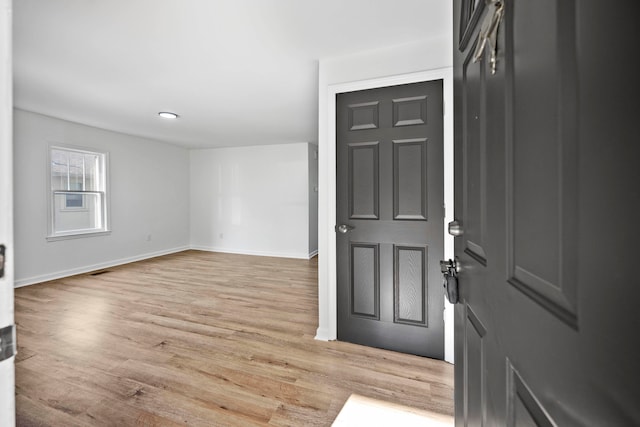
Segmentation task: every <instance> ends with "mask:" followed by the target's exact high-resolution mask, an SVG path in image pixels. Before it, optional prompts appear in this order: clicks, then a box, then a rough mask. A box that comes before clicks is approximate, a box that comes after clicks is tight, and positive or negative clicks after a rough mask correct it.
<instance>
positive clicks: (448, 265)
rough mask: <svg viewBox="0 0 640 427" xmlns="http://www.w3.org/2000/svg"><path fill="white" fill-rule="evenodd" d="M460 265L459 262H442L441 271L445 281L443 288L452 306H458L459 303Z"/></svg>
mask: <svg viewBox="0 0 640 427" xmlns="http://www.w3.org/2000/svg"><path fill="white" fill-rule="evenodd" d="M459 268H460V267H459V265H458V262H457V260H452V259H450V260H446V261H444V260H442V261H440V271H441V272H442V276H443V281H442V286H443V287H444V289H445V291H446V294H447V300H449V302H450V303H451V304H456V303H457V302H458V301H459V296H458V271H460V270H459Z"/></svg>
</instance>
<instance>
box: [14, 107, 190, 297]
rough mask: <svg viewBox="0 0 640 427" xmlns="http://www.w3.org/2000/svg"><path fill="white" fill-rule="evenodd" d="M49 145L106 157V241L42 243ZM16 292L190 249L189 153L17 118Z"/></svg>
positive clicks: (34, 117)
mask: <svg viewBox="0 0 640 427" xmlns="http://www.w3.org/2000/svg"><path fill="white" fill-rule="evenodd" d="M50 143H54V144H61V145H74V146H79V147H87V148H94V149H97V150H103V151H107V152H108V153H109V199H110V216H109V219H110V224H111V230H112V232H111V233H110V234H109V235H104V236H93V237H82V238H76V239H68V240H59V241H47V240H46V236H47V203H48V201H49V195H48V192H47V175H46V174H47V171H48V168H47V150H48V145H49V144H50ZM14 194H15V204H14V213H15V242H16V243H15V245H16V248H15V250H16V254H15V261H16V262H15V277H16V281H15V284H16V286H21V285H27V284H31V283H37V282H42V281H45V280H49V279H53V278H57V277H63V276H67V275H70V274H77V273H81V272H86V271H91V270H95V269H98V268H104V267H107V266H111V265H116V264H121V263H125V262H129V261H133V260H138V259H143V258H148V257H152V256H157V255H161V254H166V253H171V252H176V251H179V250H184V249H187V248H188V246H189V223H188V221H189V152H188V150H187V149H185V148H181V147H177V146H173V145H170V144H165V143H161V142H157V141H152V140H148V139H144V138H138V137H135V136H130V135H124V134H120V133H116V132H110V131H106V130H102V129H97V128H93V127H89V126H84V125H81V124H77V123H71V122H67V121H64V120H59V119H56V118H52V117H47V116H43V115H39V114H35V113H31V112H27V111H22V110H14Z"/></svg>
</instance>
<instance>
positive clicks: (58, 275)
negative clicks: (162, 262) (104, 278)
mask: <svg viewBox="0 0 640 427" xmlns="http://www.w3.org/2000/svg"><path fill="white" fill-rule="evenodd" d="M189 249H190V247H189V246H182V247H178V248H172V249H167V250H163V251H157V252H150V253H146V254H142V255H136V256H132V257H128V258H121V259H116V260H111V261H105V262H100V263H98V264H93V265H87V266H84V267H78V268H72V269H69V270H63V271H56V272H55V273H49V274H43V275H40V276H33V277H27V278H24V279H17V280H15V282H14V287H15V288H20V287H22V286H29V285H35V284H36V283H42V282H48V281H49V280H56V279H62V278H63V277H69V276H75V275H77V274H84V273H89V272H90V271H96V270H102V269H103V268H110V267H115V266H117V265H122V264H129V263H131V262H136V261H142V260H145V259H149V258H156V257H159V256H163V255H169V254H174V253H177V252H183V251H186V250H189Z"/></svg>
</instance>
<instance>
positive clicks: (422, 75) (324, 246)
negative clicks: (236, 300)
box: [315, 67, 454, 363]
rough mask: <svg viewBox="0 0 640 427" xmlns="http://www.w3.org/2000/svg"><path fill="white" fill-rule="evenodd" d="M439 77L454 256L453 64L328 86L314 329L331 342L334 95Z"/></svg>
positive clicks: (448, 345)
mask: <svg viewBox="0 0 640 427" xmlns="http://www.w3.org/2000/svg"><path fill="white" fill-rule="evenodd" d="M440 79H441V80H442V81H443V88H442V90H443V94H442V95H443V100H444V117H443V121H444V141H443V144H444V147H443V149H444V203H445V206H446V211H445V215H444V223H443V224H442V232H443V233H444V257H445V258H446V259H449V258H453V237H452V236H450V235H449V234H448V233H447V232H446V224H447V223H448V222H449V221H452V220H453V67H446V68H437V69H433V70H426V71H419V72H415V73H407V74H400V75H395V76H389V77H381V78H376V79H368V80H360V81H353V82H347V83H337V84H332V85H329V86H328V90H327V93H326V96H327V103H326V106H327V111H326V114H327V129H326V132H327V134H326V139H325V140H320V141H318V143H319V147H318V155H319V164H320V168H319V170H318V193H319V194H318V196H319V200H321V201H322V203H320V204H319V208H318V216H319V227H318V250H319V262H318V313H319V316H318V329H317V331H316V337H315V338H316V339H317V340H322V341H330V340H335V339H336V338H337V334H338V299H337V265H336V233H335V230H334V226H335V224H336V173H335V171H336V95H337V94H339V93H343V92H353V91H358V90H366V89H375V88H381V87H386V86H394V85H401V84H409V83H417V82H423V81H430V80H440ZM443 307H444V360H445V361H447V362H449V363H453V362H454V359H453V312H454V310H453V306H452V305H451V304H449V303H448V302H447V301H446V299H444V300H443Z"/></svg>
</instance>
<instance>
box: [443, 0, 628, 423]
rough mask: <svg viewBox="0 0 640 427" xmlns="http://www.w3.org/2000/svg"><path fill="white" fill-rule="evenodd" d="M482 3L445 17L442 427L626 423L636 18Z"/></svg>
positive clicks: (612, 10)
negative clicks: (451, 379) (452, 223)
mask: <svg viewBox="0 0 640 427" xmlns="http://www.w3.org/2000/svg"><path fill="white" fill-rule="evenodd" d="M487 3H488V4H487V5H485V2H484V1H482V2H478V1H473V0H456V1H455V6H454V20H455V23H456V26H455V31H454V76H455V77H454V78H455V83H454V91H455V217H456V220H457V221H458V222H459V223H460V224H461V228H462V231H463V234H462V235H460V236H458V237H456V238H455V241H456V242H455V253H456V256H457V258H458V260H457V261H458V268H459V273H458V282H459V291H460V297H461V300H460V302H459V303H458V304H457V305H456V310H455V361H456V366H455V368H456V369H455V394H456V396H455V400H456V405H455V407H456V425H459V426H483V425H488V426H494V425H495V426H556V425H557V426H632V425H634V426H637V425H640V405H639V404H638V403H639V402H640V393H639V392H638V381H639V380H640V370H639V368H638V366H639V363H638V361H639V360H640V357H639V356H640V350H639V343H640V339H639V338H638V327H639V326H640V322H638V314H637V304H638V298H640V295H639V292H638V289H639V285H638V279H637V277H638V274H637V272H636V271H633V270H635V268H634V267H635V266H637V260H636V259H637V254H638V250H637V244H638V243H637V242H638V237H639V233H638V231H637V227H635V222H636V221H637V220H638V218H640V211H639V209H638V205H639V199H640V196H639V195H640V191H639V186H640V175H639V174H638V172H637V170H638V166H637V163H638V159H639V150H638V136H637V125H636V122H637V120H638V117H637V116H638V111H639V110H638V107H637V102H638V95H640V93H639V92H638V83H637V81H638V78H637V76H636V75H635V68H634V67H632V66H629V64H625V62H624V61H623V59H624V58H626V59H629V58H630V56H629V55H634V56H635V53H631V52H632V51H631V50H627V49H626V48H625V47H624V46H625V45H626V44H628V43H630V42H631V41H632V40H633V44H634V45H635V43H636V42H637V41H638V40H640V38H639V37H638V34H637V28H638V26H637V23H636V21H637V18H638V16H639V15H638V9H640V8H638V7H636V6H631V4H632V2H626V3H625V2H617V3H616V5H615V7H612V6H613V5H612V4H611V3H610V2H606V1H597V0H581V1H572V0H508V1H504V2H500V3H498V2H487ZM502 7H503V9H501V8H502ZM501 14H502V20H501V23H500V25H499V26H498V27H497V29H498V30H497V36H496V37H495V38H493V39H490V40H488V41H487V43H486V44H485V50H484V51H483V52H477V50H476V47H477V46H479V45H481V44H482V42H483V38H482V37H483V33H484V31H481V30H480V28H481V26H483V23H486V24H487V25H486V26H484V27H483V28H484V29H489V28H491V25H488V24H489V22H490V21H486V20H485V18H486V17H487V16H489V17H490V18H491V17H492V16H494V17H495V18H496V22H500V21H498V20H497V19H498V18H500V15H501ZM493 27H494V28H495V26H493ZM634 29H635V30H634ZM494 47H495V50H493V49H494ZM634 52H635V51H634ZM476 53H478V55H476ZM475 58H477V59H478V60H476V59H475ZM612 64H618V65H619V66H618V67H616V69H615V71H614V70H612V68H611V65H612ZM494 67H495V70H494ZM494 71H495V72H494ZM631 110H633V111H631ZM627 220H630V222H627ZM627 224H634V226H632V227H631V228H629V227H626V225H627Z"/></svg>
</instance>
